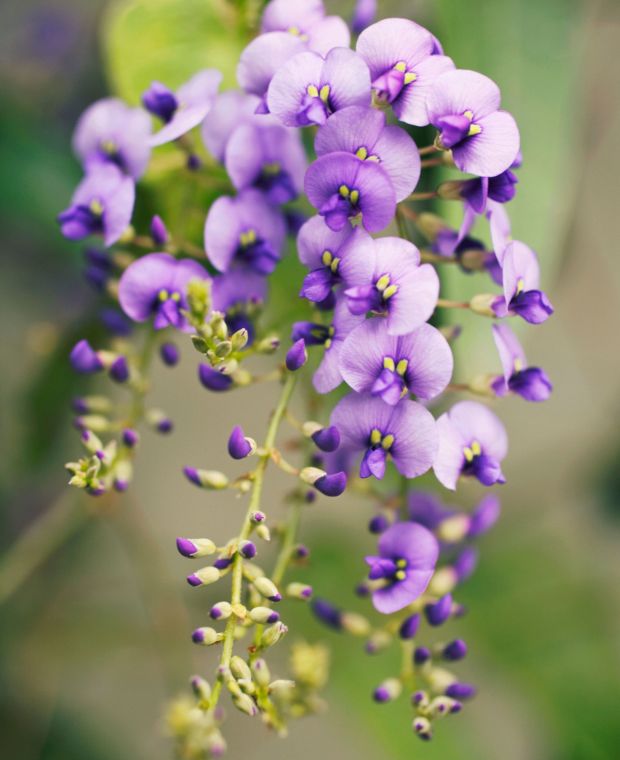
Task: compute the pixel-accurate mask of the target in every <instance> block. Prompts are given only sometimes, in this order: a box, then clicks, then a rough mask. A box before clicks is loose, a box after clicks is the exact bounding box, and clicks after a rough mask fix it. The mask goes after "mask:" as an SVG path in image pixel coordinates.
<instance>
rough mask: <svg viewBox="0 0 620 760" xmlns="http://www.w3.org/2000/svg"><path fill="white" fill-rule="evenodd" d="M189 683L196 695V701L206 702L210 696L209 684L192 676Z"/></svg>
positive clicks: (198, 677)
mask: <svg viewBox="0 0 620 760" xmlns="http://www.w3.org/2000/svg"><path fill="white" fill-rule="evenodd" d="M189 682H190V685H191V687H192V691H193V692H194V694H195V695H196V699H201V700H203V701H204V702H208V700H209V697H210V696H211V686H210V685H209V682H208V681H205V679H204V678H201V677H200V676H192V677H191V678H190V681H189Z"/></svg>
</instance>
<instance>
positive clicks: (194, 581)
mask: <svg viewBox="0 0 620 760" xmlns="http://www.w3.org/2000/svg"><path fill="white" fill-rule="evenodd" d="M187 582H188V583H189V585H190V586H194V587H197V586H202V581H201V580H200V578H199V577H198V576H197V575H193V574H192V575H188V576H187Z"/></svg>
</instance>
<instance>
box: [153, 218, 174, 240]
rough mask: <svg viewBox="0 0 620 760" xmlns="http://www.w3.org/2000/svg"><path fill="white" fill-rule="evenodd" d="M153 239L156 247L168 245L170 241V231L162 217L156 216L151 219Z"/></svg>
mask: <svg viewBox="0 0 620 760" xmlns="http://www.w3.org/2000/svg"><path fill="white" fill-rule="evenodd" d="M150 229H151V237H152V238H153V242H154V243H155V245H166V243H167V242H168V239H169V235H168V230H167V229H166V225H165V224H164V221H163V219H162V218H161V216H158V215H157V214H155V216H154V217H153V218H152V219H151V228H150Z"/></svg>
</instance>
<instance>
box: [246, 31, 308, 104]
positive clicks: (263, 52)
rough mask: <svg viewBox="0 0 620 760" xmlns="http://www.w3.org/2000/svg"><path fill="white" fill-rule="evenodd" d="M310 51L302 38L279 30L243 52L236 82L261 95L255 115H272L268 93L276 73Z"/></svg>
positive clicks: (253, 93)
mask: <svg viewBox="0 0 620 760" xmlns="http://www.w3.org/2000/svg"><path fill="white" fill-rule="evenodd" d="M307 49H308V48H307V46H306V43H305V42H303V41H302V40H301V39H300V38H299V37H296V36H293V35H292V34H288V33H287V32H285V31H280V32H269V33H268V34H261V35H260V36H259V37H257V38H256V39H254V40H252V42H250V44H249V45H248V46H247V47H246V48H245V49H244V50H243V52H242V53H241V58H240V59H239V63H238V65H237V81H238V82H239V86H240V87H241V88H242V89H243V90H245V92H247V93H249V94H251V95H256V96H258V98H259V100H258V102H257V103H256V105H255V106H254V113H260V114H266V113H269V108H268V106H267V90H268V89H269V84H270V82H271V80H272V79H273V76H274V74H275V73H276V72H277V71H279V70H280V69H281V68H282V66H283V65H284V64H285V63H286V61H288V59H289V58H292V57H293V56H295V55H297V54H298V53H303V52H304V51H306V50H307Z"/></svg>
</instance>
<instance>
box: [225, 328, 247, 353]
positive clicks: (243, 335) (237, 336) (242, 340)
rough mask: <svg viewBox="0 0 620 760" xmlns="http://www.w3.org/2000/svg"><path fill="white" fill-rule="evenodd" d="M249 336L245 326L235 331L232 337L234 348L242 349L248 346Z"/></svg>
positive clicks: (234, 349)
mask: <svg viewBox="0 0 620 760" xmlns="http://www.w3.org/2000/svg"><path fill="white" fill-rule="evenodd" d="M249 338H250V336H249V334H248V331H247V330H246V329H245V327H242V328H241V329H240V330H237V331H236V332H234V333H233V334H232V335H231V337H230V343H231V346H232V350H233V351H241V349H243V348H245V347H246V346H247V344H248V340H249Z"/></svg>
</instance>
